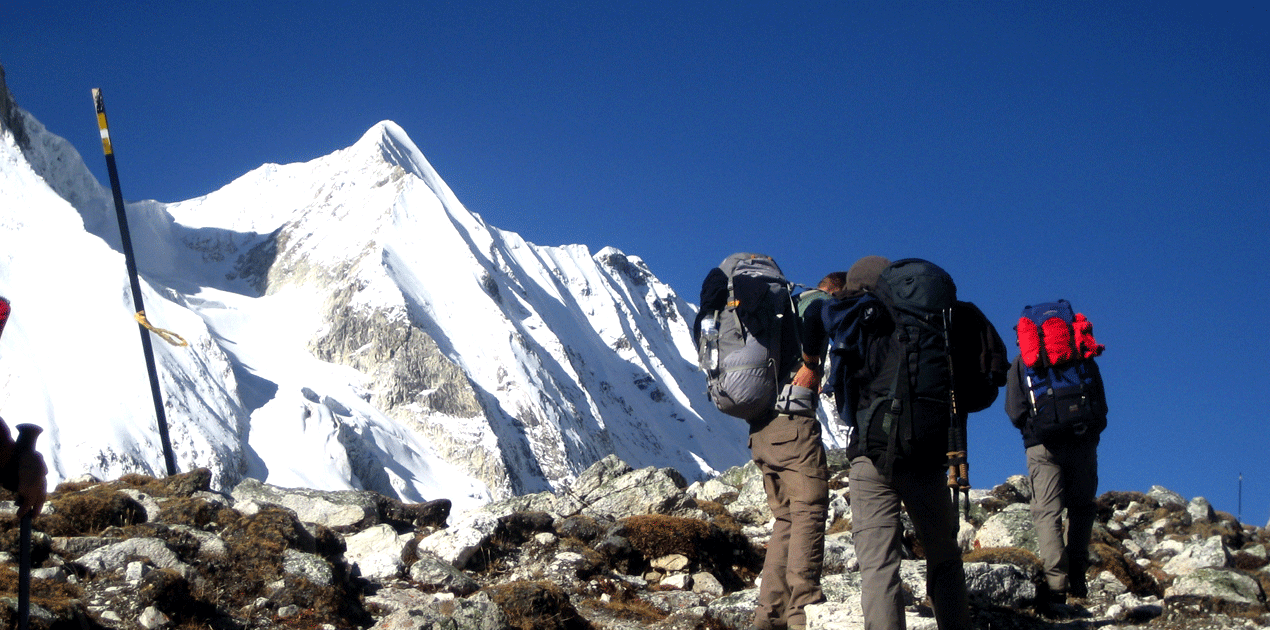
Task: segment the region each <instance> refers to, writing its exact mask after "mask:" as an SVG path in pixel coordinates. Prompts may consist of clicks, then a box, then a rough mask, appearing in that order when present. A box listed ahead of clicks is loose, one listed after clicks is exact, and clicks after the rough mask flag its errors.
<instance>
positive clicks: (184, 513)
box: [159, 497, 238, 529]
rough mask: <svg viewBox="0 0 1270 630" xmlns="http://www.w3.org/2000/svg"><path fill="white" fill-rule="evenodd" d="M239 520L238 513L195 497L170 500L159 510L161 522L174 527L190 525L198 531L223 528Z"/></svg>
mask: <svg viewBox="0 0 1270 630" xmlns="http://www.w3.org/2000/svg"><path fill="white" fill-rule="evenodd" d="M237 519H238V512H236V511H234V510H232V509H229V508H227V507H223V506H218V505H216V504H214V503H212V502H210V501H206V500H203V499H196V498H193V497H177V498H173V499H168V500H166V501H164V502H163V503H162V505H161V507H160V509H159V521H161V522H163V523H170V524H174V525H189V526H190V527H196V528H198V529H208V528H209V527H210V528H215V526H218V525H220V526H223V525H225V524H227V523H231V522H233V521H235V520H237Z"/></svg>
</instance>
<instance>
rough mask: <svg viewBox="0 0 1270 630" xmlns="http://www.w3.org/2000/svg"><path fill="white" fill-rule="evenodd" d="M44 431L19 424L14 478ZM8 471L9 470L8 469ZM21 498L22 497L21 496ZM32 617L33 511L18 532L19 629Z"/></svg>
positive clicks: (21, 629) (15, 447) (25, 626)
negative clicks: (24, 457) (25, 454)
mask: <svg viewBox="0 0 1270 630" xmlns="http://www.w3.org/2000/svg"><path fill="white" fill-rule="evenodd" d="M41 431H43V429H41V428H40V427H38V426H36V425H34V424H19V425H18V439H17V442H16V443H15V444H14V447H13V458H12V460H11V462H10V463H9V466H10V468H11V469H12V470H13V478H14V479H16V478H17V476H18V463H19V461H21V460H20V458H21V457H22V454H23V453H29V452H33V451H34V450H35V438H37V437H39V435H40V432H41ZM6 472H7V471H6ZM19 498H21V497H19ZM30 619H31V513H30V512H27V513H26V514H23V515H22V524H21V528H20V530H19V533H18V630H27V624H29V623H30Z"/></svg>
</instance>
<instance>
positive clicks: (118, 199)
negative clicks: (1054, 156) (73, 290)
mask: <svg viewBox="0 0 1270 630" xmlns="http://www.w3.org/2000/svg"><path fill="white" fill-rule="evenodd" d="M93 104H94V105H95V106H96V108H97V126H98V127H99V128H100V129H101V148H102V150H103V151H104V152H105V153H106V170H107V172H109V173H110V190H111V192H112V193H113V194H114V198H115V215H116V216H117V217H118V218H119V236H120V239H121V241H122V245H123V255H124V261H125V262H126V263H127V265H128V279H129V281H130V282H131V284H132V303H133V306H134V307H135V308H136V309H137V312H139V313H141V312H145V304H144V303H143V302H142V300H141V280H140V278H139V277H138V276H137V261H136V257H135V256H134V255H133V253H132V236H131V235H130V234H129V232H128V215H127V214H126V213H125V212H124V204H123V193H122V192H121V191H120V189H119V171H118V170H117V169H116V168H115V150H114V147H112V146H111V143H110V130H109V129H108V128H107V126H106V102H105V101H104V100H103V99H102V96H101V90H100V89H98V88H93ZM137 329H138V330H139V331H140V332H141V348H142V350H143V351H144V352H145V357H146V372H147V373H148V374H149V376H150V394H151V397H152V398H153V399H154V414H155V416H156V417H157V419H158V422H159V440H160V442H161V443H162V444H163V461H164V463H165V464H167V469H168V475H169V476H171V475H175V474H176V458H175V457H174V456H173V455H172V442H171V440H170V439H169V438H168V418H167V414H166V413H165V412H164V411H163V391H162V390H161V389H160V387H159V369H158V366H156V365H155V362H154V349H153V348H152V347H151V345H150V333H149V331H147V330H146V328H145V326H143V325H141V324H140V323H138V324H137Z"/></svg>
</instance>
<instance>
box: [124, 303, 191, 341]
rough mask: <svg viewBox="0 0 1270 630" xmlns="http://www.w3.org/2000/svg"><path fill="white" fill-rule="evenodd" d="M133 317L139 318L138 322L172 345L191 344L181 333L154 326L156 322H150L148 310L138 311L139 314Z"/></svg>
mask: <svg viewBox="0 0 1270 630" xmlns="http://www.w3.org/2000/svg"><path fill="white" fill-rule="evenodd" d="M133 319H135V320H137V323H138V324H141V325H142V326H145V327H146V330H149V331H150V332H152V333H154V334H156V335H158V336H159V337H161V338H162V339H163V340H164V341H166V342H168V343H170V344H172V345H174V346H188V345H190V342H188V341H186V340H185V339H184V338H183V337H181V336H180V335H178V334H176V333H174V332H172V331H170V330H164V329H162V328H155V327H154V324H151V323H150V320H148V319H146V312H145V311H137V314H136V315H133Z"/></svg>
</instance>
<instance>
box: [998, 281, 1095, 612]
mask: <svg viewBox="0 0 1270 630" xmlns="http://www.w3.org/2000/svg"><path fill="white" fill-rule="evenodd" d="M1015 332H1016V333H1017V339H1018V344H1019V356H1017V357H1015V358H1014V361H1013V362H1012V363H1011V364H1010V373H1009V379H1008V382H1007V383H1006V396H1005V413H1006V415H1008V416H1009V417H1010V422H1011V423H1013V424H1014V426H1015V427H1016V428H1018V429H1019V431H1020V432H1021V433H1022V434H1023V446H1024V448H1025V449H1026V451H1027V468H1028V476H1029V477H1031V481H1032V503H1031V509H1032V521H1033V524H1034V526H1035V528H1036V541H1037V547H1038V548H1039V555H1040V557H1041V563H1042V565H1043V568H1044V570H1045V586H1046V590H1047V592H1045V593H1042V595H1041V597H1039V598H1038V599H1039V600H1040V602H1041V604H1042V605H1043V606H1046V605H1048V606H1053V605H1063V604H1066V603H1067V598H1068V596H1069V595H1070V596H1071V597H1075V598H1079V599H1084V598H1085V597H1086V596H1087V595H1088V590H1087V587H1086V584H1085V571H1086V570H1088V568H1089V541H1090V536H1091V533H1092V530H1093V524H1094V517H1095V515H1096V512H1097V509H1096V506H1095V503H1094V497H1095V496H1096V494H1097V491H1098V442H1099V439H1100V435H1101V433H1102V430H1103V429H1104V428H1106V426H1107V398H1106V394H1105V393H1104V391H1103V384H1102V375H1101V373H1100V372H1099V371H1098V365H1097V364H1096V363H1095V362H1094V357H1096V356H1098V355H1100V354H1102V351H1103V349H1104V346H1102V345H1101V344H1099V343H1098V342H1097V341H1095V340H1094V334H1093V326H1092V325H1091V324H1090V323H1089V320H1088V319H1087V318H1086V317H1085V316H1084V315H1083V314H1080V313H1075V312H1074V311H1073V310H1072V306H1071V303H1069V302H1068V301H1066V300H1058V301H1056V302H1047V303H1044V304H1038V305H1036V306H1027V307H1025V308H1024V309H1023V313H1022V315H1021V316H1020V317H1019V323H1018V326H1016V327H1015ZM1064 509H1065V510H1066V511H1067V521H1068V525H1067V528H1066V532H1067V534H1066V539H1065V540H1064V535H1063V532H1064V527H1063V510H1064Z"/></svg>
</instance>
